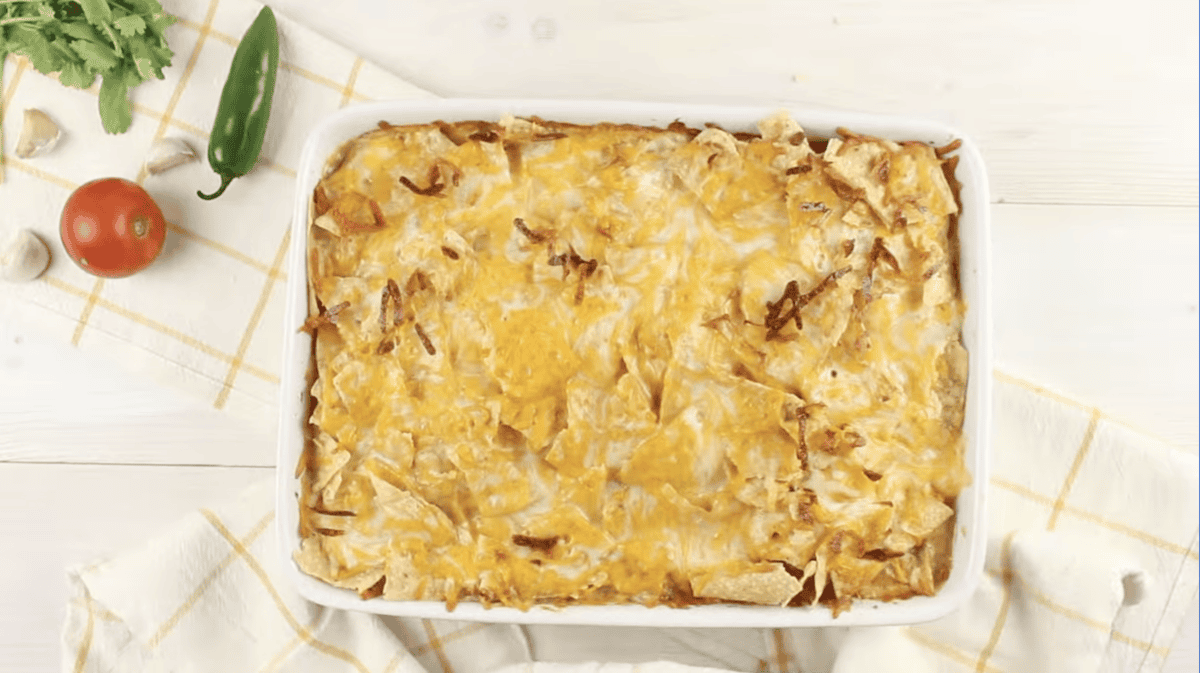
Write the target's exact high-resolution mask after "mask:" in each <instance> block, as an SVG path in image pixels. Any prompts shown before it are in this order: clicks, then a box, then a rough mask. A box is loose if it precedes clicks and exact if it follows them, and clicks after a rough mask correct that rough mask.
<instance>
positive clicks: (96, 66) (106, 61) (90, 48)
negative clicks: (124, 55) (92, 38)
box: [71, 40, 121, 79]
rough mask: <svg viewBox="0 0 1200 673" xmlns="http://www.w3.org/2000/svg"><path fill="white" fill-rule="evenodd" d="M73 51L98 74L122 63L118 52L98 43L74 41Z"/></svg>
mask: <svg viewBox="0 0 1200 673" xmlns="http://www.w3.org/2000/svg"><path fill="white" fill-rule="evenodd" d="M71 49H72V50H74V51H75V53H76V54H79V56H80V57H81V58H82V59H83V60H84V61H86V62H87V65H88V67H90V68H91V69H92V70H95V71H96V72H98V73H106V72H108V71H109V70H112V69H113V68H115V67H117V65H119V64H120V63H121V59H120V57H118V56H117V54H116V52H114V51H113V50H112V49H109V48H108V47H106V46H104V45H102V44H98V43H96V42H89V41H87V40H72V41H71ZM106 79H107V78H106Z"/></svg>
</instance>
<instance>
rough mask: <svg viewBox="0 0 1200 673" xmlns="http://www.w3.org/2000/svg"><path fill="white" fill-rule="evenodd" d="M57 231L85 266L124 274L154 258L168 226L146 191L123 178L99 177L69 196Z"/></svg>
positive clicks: (97, 273) (101, 273)
mask: <svg viewBox="0 0 1200 673" xmlns="http://www.w3.org/2000/svg"><path fill="white" fill-rule="evenodd" d="M60 233H61V234H62V242H63V247H64V248H66V250H67V255H69V256H70V257H71V259H73V260H75V263H76V264H78V265H79V266H80V268H82V269H83V270H84V271H87V272H88V273H90V274H92V275H95V276H101V277H104V278H122V277H124V276H128V275H131V274H134V273H137V272H138V271H141V270H142V269H144V268H146V267H147V266H149V265H150V262H153V261H154V258H155V257H158V253H159V252H161V251H162V247H163V240H164V239H166V236H167V225H166V221H165V220H164V219H163V214H162V211H161V210H159V208H158V204H157V203H155V202H154V199H152V198H150V195H149V194H147V193H146V190H144V189H142V188H141V187H140V186H138V185H137V184H135V183H133V182H130V181H128V180H125V179H122V178H102V179H100V180H93V181H91V182H89V183H87V184H85V185H82V186H80V187H79V189H76V190H75V191H74V192H73V193H72V194H71V196H70V197H69V198H68V199H67V204H66V206H64V207H63V214H62V222H61V224H60Z"/></svg>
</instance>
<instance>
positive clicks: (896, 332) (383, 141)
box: [296, 114, 969, 609]
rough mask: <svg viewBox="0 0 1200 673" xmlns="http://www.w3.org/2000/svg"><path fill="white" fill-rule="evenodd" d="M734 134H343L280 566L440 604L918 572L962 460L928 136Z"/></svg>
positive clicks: (828, 597) (864, 579)
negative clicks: (297, 545)
mask: <svg viewBox="0 0 1200 673" xmlns="http://www.w3.org/2000/svg"><path fill="white" fill-rule="evenodd" d="M759 130H760V133H759V134H754V135H739V136H738V137H735V136H733V135H731V134H729V133H727V132H725V131H723V130H721V129H718V128H708V129H706V130H703V131H702V132H697V131H695V130H692V129H687V128H685V127H682V125H673V126H672V127H671V128H670V129H667V130H664V129H652V128H643V127H633V126H616V125H609V124H599V125H594V126H576V125H566V124H556V123H551V122H544V121H542V120H539V119H532V120H530V119H512V118H509V119H505V120H502V121H501V122H500V123H498V124H492V123H484V122H463V123H458V124H449V125H447V124H441V123H439V124H430V125H423V126H406V127H393V126H389V125H386V124H381V129H380V130H378V131H373V132H370V133H367V134H364V135H363V136H361V137H359V138H356V139H354V140H352V141H351V142H349V143H347V145H346V146H344V147H343V148H342V150H341V152H340V153H339V154H338V156H336V157H335V158H334V159H333V160H332V161H331V165H330V170H329V171H328V172H327V174H326V175H325V177H324V178H323V179H322V180H321V182H320V184H319V185H318V187H317V189H316V191H315V193H314V201H313V225H314V226H313V227H312V229H311V237H310V259H309V282H310V290H311V292H310V295H311V300H312V301H311V307H312V318H311V319H310V321H309V323H308V325H309V327H310V328H312V329H314V330H315V336H316V346H315V360H316V370H317V377H316V380H315V382H314V384H313V386H312V392H313V395H314V398H315V400H316V403H315V409H314V411H313V413H312V417H311V423H312V426H311V427H312V430H313V436H312V441H311V442H310V443H309V445H308V447H307V449H306V459H305V462H304V464H303V466H302V467H303V470H304V471H303V475H302V483H303V485H304V488H303V492H302V496H301V502H300V507H301V512H302V517H301V537H302V545H301V549H300V551H299V552H298V553H297V555H296V557H297V560H298V562H299V564H300V566H301V567H302V568H303V569H304V570H305V571H306V572H308V573H310V574H312V575H314V576H316V577H319V578H321V579H323V580H325V581H326V582H329V583H331V584H333V585H336V586H340V587H347V588H351V589H354V590H356V591H358V592H360V593H361V594H362V595H363V596H364V597H373V596H377V595H382V596H383V597H384V598H385V599H395V600H399V599H421V600H442V601H446V602H447V603H448V604H450V605H451V606H453V605H454V604H455V603H456V602H457V601H459V600H478V601H481V602H483V603H485V604H487V605H491V604H503V605H511V606H516V607H520V608H529V607H530V606H532V605H535V604H537V603H554V604H570V603H609V602H634V603H642V604H647V605H655V604H662V603H665V604H668V605H688V604H694V603H703V602H716V601H742V602H750V603H761V604H777V605H787V604H790V605H803V604H811V603H812V602H815V601H818V600H824V601H827V602H832V603H833V605H834V606H835V609H844V608H845V607H846V606H847V605H848V604H849V602H850V601H851V600H852V599H854V598H876V599H883V600H892V599H898V598H905V597H908V596H913V595H919V594H923V595H930V594H933V593H934V592H935V591H936V590H937V587H938V586H939V585H940V583H941V582H942V581H944V580H945V577H946V576H947V574H948V572H949V565H950V546H951V545H950V539H951V532H950V531H951V529H952V526H953V518H954V516H953V515H954V510H953V503H954V500H955V497H956V496H957V495H958V493H959V492H960V491H961V489H962V488H963V487H964V486H965V485H966V484H967V483H968V481H969V475H968V474H967V472H966V470H965V467H964V464H963V439H962V432H961V425H962V405H963V399H964V393H963V391H964V387H965V382H966V368H965V367H966V365H965V362H966V361H965V352H964V351H963V349H962V346H961V343H960V333H961V326H962V319H963V313H964V305H963V302H962V300H961V298H960V294H959V291H958V286H957V278H956V275H955V274H956V272H957V265H956V247H955V245H956V243H955V241H954V240H953V238H952V223H953V220H954V218H955V216H956V214H957V210H958V208H957V205H956V201H955V196H954V193H953V192H952V190H951V189H950V187H949V185H948V183H947V179H946V177H945V175H944V174H943V161H942V159H941V158H940V157H938V156H937V154H936V153H935V151H934V150H933V149H932V148H931V147H929V146H927V145H923V144H919V143H903V144H897V143H895V142H891V141H888V140H881V139H875V138H868V137H864V136H858V135H855V134H852V133H849V132H845V133H843V134H842V137H840V138H836V139H833V140H830V141H829V143H828V146H827V148H826V149H825V150H824V151H823V152H822V153H820V154H817V153H815V152H813V150H812V149H811V147H810V145H809V143H808V140H807V138H806V137H805V135H804V133H803V132H802V130H801V129H800V127H799V126H798V125H797V124H796V123H795V122H794V121H793V120H791V119H790V118H789V117H787V116H786V115H782V114H781V115H777V116H774V117H772V118H770V119H767V120H764V121H763V122H762V123H761V124H760V126H759Z"/></svg>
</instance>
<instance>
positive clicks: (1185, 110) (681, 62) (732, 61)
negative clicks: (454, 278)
mask: <svg viewBox="0 0 1200 673" xmlns="http://www.w3.org/2000/svg"><path fill="white" fill-rule="evenodd" d="M272 4H273V5H274V6H275V7H276V8H278V9H279V11H280V12H282V13H284V14H286V15H289V16H292V17H293V18H295V19H297V20H299V21H301V22H303V23H305V24H307V25H309V26H312V27H313V28H314V29H315V30H317V31H318V32H320V33H322V34H324V35H326V36H327V37H329V38H330V39H332V40H334V41H336V42H339V43H341V44H347V45H354V48H355V49H357V50H358V51H359V52H360V53H361V54H362V55H363V56H365V57H367V58H368V59H369V60H373V61H375V62H377V63H381V64H391V65H392V69H393V70H394V71H395V72H396V73H397V74H399V75H401V76H402V77H404V78H405V79H407V80H408V81H410V82H412V83H413V84H416V85H418V86H420V87H422V88H425V89H427V90H429V91H432V92H434V93H436V94H439V95H443V96H459V97H462V96H483V97H549V98H564V97H565V98H583V99H591V98H600V99H613V98H616V99H632V100H654V101H663V100H674V101H691V102H710V103H748V102H758V103H764V104H771V103H792V104H804V105H811V106H818V107H824V108H839V109H854V110H862V111H870V112H876V113H883V114H898V115H911V116H918V117H928V118H933V119H939V120H942V121H945V122H949V123H951V124H953V125H955V126H957V127H959V128H961V129H962V130H963V131H964V132H965V133H967V134H969V135H970V136H972V137H973V138H974V139H975V140H976V141H977V142H978V143H979V144H980V146H981V148H982V151H983V154H984V156H985V159H986V160H987V163H988V170H989V171H990V173H991V177H992V184H993V193H994V195H995V196H996V198H997V199H998V200H999V201H1001V202H1004V203H1071V204H1081V203H1082V204H1142V205H1152V206H1159V205H1182V206H1193V205H1196V203H1197V142H1198V138H1200V136H1198V132H1197V124H1196V119H1197V117H1198V116H1200V105H1198V102H1197V101H1198V99H1197V90H1198V86H1200V84H1198V81H1200V78H1198V72H1200V70H1198V66H1197V63H1198V61H1200V56H1198V54H1200V52H1198V47H1197V44H1198V41H1200V38H1198V33H1197V30H1196V25H1197V20H1198V19H1197V3H1196V2H1191V1H1188V0H1147V1H1146V2H1139V3H1136V4H1134V3H1130V2H1119V1H1117V0H1095V1H1091V2H1085V1H1083V0H1051V1H1049V2H1040V1H1037V2H1035V1H1029V0H1025V1H1014V0H953V1H950V0H906V1H904V2H891V1H884V0H873V1H867V2H846V1H840V0H805V1H802V2H783V1H777V0H776V1H768V0H749V1H745V2H731V1H728V0H697V1H695V2H691V1H687V0H664V1H659V2H642V1H640V0H573V1H571V2H560V1H558V0H525V1H513V0H462V1H460V2H454V3H442V2H441V1H440V0H413V1H411V2H404V3H379V4H378V5H376V6H373V7H372V8H371V14H372V20H371V21H354V20H352V17H348V16H347V12H346V10H345V9H344V8H343V6H342V5H341V4H339V3H313V2H311V1H310V0H278V1H276V2H273V3H272Z"/></svg>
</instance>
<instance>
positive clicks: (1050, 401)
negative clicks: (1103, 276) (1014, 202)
mask: <svg viewBox="0 0 1200 673" xmlns="http://www.w3.org/2000/svg"><path fill="white" fill-rule="evenodd" d="M995 377H996V381H995V383H996V389H995V399H994V412H995V415H994V439H993V450H994V460H993V468H992V469H993V476H992V478H991V481H990V483H989V484H988V488H989V493H988V512H989V526H990V527H989V544H988V560H987V567H986V571H985V574H984V577H983V579H982V582H981V583H980V586H979V589H978V590H977V591H976V593H975V594H974V595H973V596H972V597H971V598H970V599H969V600H968V602H967V603H966V604H965V605H964V606H962V607H961V608H960V609H958V610H957V611H955V612H954V613H952V614H951V615H949V616H948V617H945V618H943V619H941V620H938V621H936V622H933V623H930V624H925V625H921V626H915V627H903V628H901V627H895V628H850V629H845V628H829V629H650V628H627V627H604V628H599V627H568V626H528V627H523V626H514V625H486V624H477V623H468V622H456V621H448V620H425V619H401V618H392V617H377V616H374V615H368V614H364V613H355V612H346V611H340V610H333V609H328V608H322V607H320V606H317V605H314V604H311V603H308V602H307V601H305V600H303V599H302V598H300V597H299V595H298V594H296V593H295V591H293V590H292V589H291V587H290V586H289V585H288V582H287V580H286V578H285V576H284V575H283V573H282V564H283V563H284V560H283V558H282V556H281V554H280V551H279V549H278V547H277V545H276V535H275V531H274V520H275V518H274V501H273V484H272V482H271V481H270V480H268V481H264V482H262V483H260V484H258V485H256V486H253V487H251V488H250V489H249V490H248V491H247V492H246V493H245V494H243V496H242V497H241V498H240V499H238V500H236V501H233V502H227V503H224V504H221V505H217V506H214V507H212V508H208V509H202V510H201V511H199V512H197V513H195V514H192V515H190V516H188V517H187V518H186V519H184V520H183V521H181V522H179V523H178V525H176V526H175V527H173V528H172V529H170V530H169V531H167V532H166V533H165V534H164V535H162V536H160V537H158V538H156V539H153V540H150V541H149V542H147V543H145V544H143V545H142V546H140V547H138V548H136V549H130V550H126V551H123V552H119V553H117V554H116V555H115V556H113V557H112V558H108V559H104V560H100V561H98V562H96V563H93V564H91V565H88V566H86V567H81V568H73V569H71V570H70V571H69V573H68V577H69V582H70V585H71V594H72V599H71V602H70V604H69V605H68V610H67V619H66V623H65V625H64V631H63V670H64V671H74V672H77V673H78V672H93V671H95V672H100V671H180V672H182V671H196V672H199V671H232V670H237V671H289V672H290V671H357V672H359V673H368V672H369V673H392V672H396V671H405V672H414V673H417V672H425V673H484V672H488V671H496V670H503V671H504V673H518V672H520V673H525V672H530V673H632V672H634V671H664V672H671V673H684V672H693V673H694V671H696V670H703V669H709V670H711V669H717V670H726V671H730V670H731V671H747V672H754V673H759V672H772V673H784V672H787V673H798V672H803V673H825V672H832V673H874V672H875V671H879V670H887V671H912V672H913V673H935V672H938V673H942V672H946V673H948V672H960V671H963V672H965V671H991V672H1006V673H1028V672H1031V671H1071V672H1086V673H1092V672H1099V673H1116V672H1126V671H1158V670H1160V669H1161V668H1162V666H1163V663H1164V662H1165V659H1166V655H1167V653H1168V650H1169V647H1170V645H1171V643H1172V642H1173V641H1174V639H1175V636H1176V634H1177V632H1178V630H1179V627H1180V624H1181V622H1182V620H1183V618H1184V616H1185V614H1186V611H1187V609H1188V606H1189V604H1190V602H1191V600H1192V598H1193V596H1195V595H1196V590H1197V576H1198V573H1200V564H1198V556H1197V530H1198V523H1200V514H1198V513H1197V510H1196V502H1197V501H1198V500H1200V477H1198V473H1200V465H1198V463H1197V458H1196V457H1195V456H1192V455H1190V454H1188V453H1186V452H1184V451H1182V450H1180V449H1177V448H1175V447H1172V446H1169V445H1166V444H1164V443H1162V442H1160V441H1157V440H1155V439H1152V438H1150V437H1147V436H1146V435H1144V434H1141V433H1139V432H1136V431H1134V430H1132V429H1130V428H1128V427H1126V426H1123V425H1121V424H1119V423H1117V422H1115V421H1113V420H1112V419H1110V418H1108V417H1106V416H1105V415H1104V414H1103V413H1101V412H1100V411H1099V410H1098V409H1095V408H1089V407H1087V406H1084V405H1080V404H1077V403H1075V402H1073V401H1070V400H1067V399H1064V398H1062V397H1059V396H1057V395H1054V394H1053V393H1050V392H1047V391H1045V390H1042V389H1040V388H1037V387H1036V386H1033V385H1031V384H1029V383H1026V382H1023V381H1020V380H1018V379H1015V378H1012V377H1010V376H1007V375H1004V374H1001V373H997V374H996V375H995ZM851 609H853V608H851Z"/></svg>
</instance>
